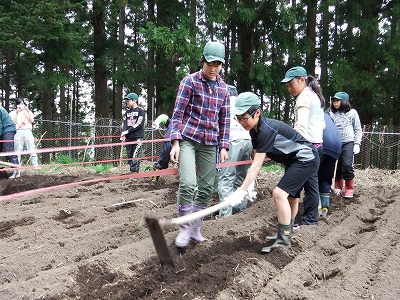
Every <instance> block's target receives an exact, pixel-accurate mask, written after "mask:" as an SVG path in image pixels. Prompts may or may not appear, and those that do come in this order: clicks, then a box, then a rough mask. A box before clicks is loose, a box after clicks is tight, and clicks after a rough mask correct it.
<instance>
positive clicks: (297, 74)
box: [281, 67, 307, 83]
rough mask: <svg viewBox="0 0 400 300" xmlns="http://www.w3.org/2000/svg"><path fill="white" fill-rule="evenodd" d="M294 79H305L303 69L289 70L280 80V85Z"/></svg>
mask: <svg viewBox="0 0 400 300" xmlns="http://www.w3.org/2000/svg"><path fill="white" fill-rule="evenodd" d="M295 77H307V71H306V69H304V68H303V67H293V68H290V69H289V70H288V71H287V72H286V74H285V78H283V79H282V81H281V83H286V82H289V81H290V80H292V79H293V78H295Z"/></svg>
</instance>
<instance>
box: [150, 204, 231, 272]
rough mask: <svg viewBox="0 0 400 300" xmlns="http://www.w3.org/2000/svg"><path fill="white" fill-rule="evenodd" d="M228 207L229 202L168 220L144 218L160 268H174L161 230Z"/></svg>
mask: <svg viewBox="0 0 400 300" xmlns="http://www.w3.org/2000/svg"><path fill="white" fill-rule="evenodd" d="M229 205H230V202H229V201H223V202H221V203H218V204H216V205H214V206H210V207H208V208H205V209H202V210H199V211H196V212H194V213H191V214H187V215H184V216H181V217H177V218H173V219H170V220H165V219H158V218H152V217H146V218H145V219H146V223H147V227H148V228H149V231H150V235H151V238H152V239H153V243H154V247H155V248H156V252H157V255H158V259H159V260H160V265H161V267H164V266H171V267H175V264H174V262H173V261H172V257H171V253H170V251H169V249H168V246H167V242H166V240H165V236H164V231H163V228H164V227H165V226H170V225H182V224H186V223H190V222H192V221H195V220H198V219H201V218H204V217H205V216H207V215H209V214H212V213H214V212H217V211H219V210H220V209H224V208H227V207H228V206H229Z"/></svg>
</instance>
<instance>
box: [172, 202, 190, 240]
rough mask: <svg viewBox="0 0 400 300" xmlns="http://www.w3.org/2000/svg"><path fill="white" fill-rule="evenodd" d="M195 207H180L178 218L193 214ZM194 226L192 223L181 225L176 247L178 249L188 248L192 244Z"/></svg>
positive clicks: (188, 205)
mask: <svg viewBox="0 0 400 300" xmlns="http://www.w3.org/2000/svg"><path fill="white" fill-rule="evenodd" d="M192 209H193V205H192V204H187V205H178V216H179V217H182V216H185V215H188V214H191V213H192ZM191 233H192V226H191V224H190V223H186V224H182V225H180V229H179V233H178V235H177V237H176V238H175V246H176V247H178V248H186V247H187V245H189V242H190V235H191Z"/></svg>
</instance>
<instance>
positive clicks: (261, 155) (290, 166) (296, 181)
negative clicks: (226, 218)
mask: <svg viewBox="0 0 400 300" xmlns="http://www.w3.org/2000/svg"><path fill="white" fill-rule="evenodd" d="M260 103H261V101H260V99H259V98H258V96H257V95H255V94H253V93H251V92H244V93H241V94H239V96H238V97H237V98H236V104H235V110H234V111H233V113H234V114H235V115H236V119H237V121H238V122H239V123H240V124H241V125H242V126H243V127H244V129H246V130H249V131H250V136H251V140H252V144H253V149H254V150H255V154H254V160H253V163H252V164H251V166H250V168H249V170H248V172H247V175H246V178H245V180H244V182H243V184H242V185H241V186H240V187H239V188H238V189H237V190H236V191H235V192H233V193H232V194H231V195H229V196H228V197H226V198H225V200H224V201H229V202H230V205H231V206H232V207H234V206H236V205H238V204H240V203H241V202H242V200H243V198H244V196H245V195H246V193H247V189H248V187H249V185H250V184H251V182H253V181H254V180H255V179H256V177H257V175H258V173H259V172H260V169H261V167H262V165H263V162H264V159H265V157H266V156H267V157H269V158H270V159H272V160H273V161H276V162H278V163H282V164H284V165H285V173H284V175H283V177H282V178H281V179H280V181H279V182H278V184H277V186H276V187H275V188H274V190H273V191H272V196H273V198H274V201H275V205H276V210H277V214H278V234H277V236H276V240H275V241H274V243H273V244H272V245H270V246H266V247H264V248H262V249H261V252H263V253H269V252H271V251H272V250H273V249H275V248H278V247H288V246H290V244H291V234H292V231H293V221H292V220H291V212H292V209H297V203H298V199H299V198H300V192H301V190H302V189H303V187H304V190H305V192H307V191H308V190H309V189H315V188H317V189H318V187H315V186H313V185H314V184H315V183H317V182H318V181H317V172H318V165H319V156H318V153H317V149H316V148H315V147H314V146H313V144H312V143H310V142H309V141H307V140H306V139H305V138H304V137H303V136H302V135H301V134H300V133H298V132H297V131H296V130H295V129H293V128H292V127H290V126H289V125H287V124H285V123H283V122H281V121H278V120H274V119H269V118H265V117H263V115H262V109H261V107H260ZM293 205H295V206H296V207H292V206H293ZM291 207H292V208H291ZM316 209H318V207H316Z"/></svg>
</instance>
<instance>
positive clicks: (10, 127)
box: [0, 105, 21, 178]
mask: <svg viewBox="0 0 400 300" xmlns="http://www.w3.org/2000/svg"><path fill="white" fill-rule="evenodd" d="M16 131H17V130H16V128H15V124H14V122H13V120H12V119H11V117H10V115H9V114H8V112H7V111H6V110H5V108H3V107H2V106H1V105H0V152H13V151H14V136H15V133H16ZM7 159H8V161H9V162H10V163H12V164H15V165H18V164H19V162H18V156H17V155H9V156H7ZM20 176H21V171H19V170H14V172H13V174H12V175H11V176H10V177H9V178H18V177H20Z"/></svg>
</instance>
